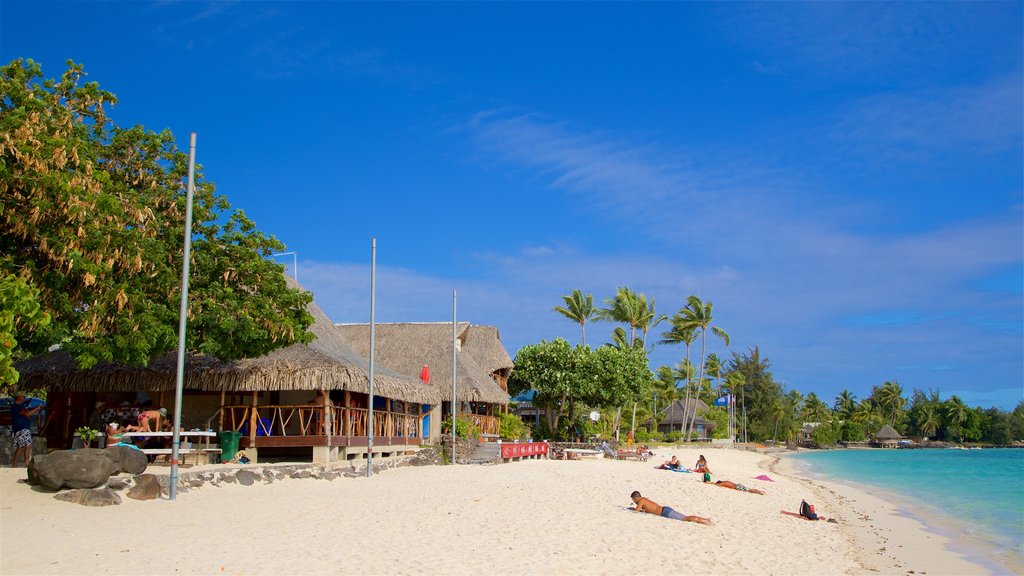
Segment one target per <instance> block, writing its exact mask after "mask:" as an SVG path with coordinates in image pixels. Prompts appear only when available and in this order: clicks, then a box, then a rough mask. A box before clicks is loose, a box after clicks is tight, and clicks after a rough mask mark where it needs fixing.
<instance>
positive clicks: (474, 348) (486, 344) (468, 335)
mask: <svg viewBox="0 0 1024 576" xmlns="http://www.w3.org/2000/svg"><path fill="white" fill-rule="evenodd" d="M462 341H463V342H462V350H463V351H464V352H466V354H469V355H470V356H472V357H473V360H474V361H475V362H476V363H477V364H478V365H479V366H480V367H481V368H483V369H484V370H485V371H486V372H487V373H488V374H494V373H495V372H498V371H501V370H511V369H512V368H513V367H514V366H515V363H514V362H513V361H512V357H511V356H509V355H508V350H505V346H503V345H502V344H501V335H500V334H498V329H497V328H496V327H494V326H472V325H471V326H469V327H468V328H467V329H466V331H465V332H463V336H462Z"/></svg>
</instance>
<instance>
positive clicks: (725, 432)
mask: <svg viewBox="0 0 1024 576" xmlns="http://www.w3.org/2000/svg"><path fill="white" fill-rule="evenodd" d="M704 418H705V419H706V420H709V421H711V422H713V423H714V429H713V430H712V431H711V437H712V438H727V437H728V436H729V413H728V412H726V410H725V408H718V407H713V408H710V409H709V410H708V411H707V412H706V413H705V414H704Z"/></svg>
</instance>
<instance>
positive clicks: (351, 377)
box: [17, 278, 439, 404]
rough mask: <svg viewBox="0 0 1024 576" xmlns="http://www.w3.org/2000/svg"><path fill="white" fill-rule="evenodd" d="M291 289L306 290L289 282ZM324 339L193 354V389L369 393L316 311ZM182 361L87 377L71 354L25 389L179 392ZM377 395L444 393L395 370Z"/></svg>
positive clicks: (360, 371)
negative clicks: (250, 353) (251, 352)
mask: <svg viewBox="0 0 1024 576" xmlns="http://www.w3.org/2000/svg"><path fill="white" fill-rule="evenodd" d="M289 284H291V285H293V286H298V285H297V284H296V283H295V282H294V280H291V279H290V278H289ZM307 310H308V311H309V313H310V314H312V316H313V319H314V322H313V325H312V326H310V328H309V330H310V332H312V333H313V334H314V335H315V336H316V339H315V340H313V342H311V343H309V344H293V345H291V346H288V347H286V348H281V349H278V350H275V351H273V352H271V353H269V354H267V355H265V356H261V357H259V358H249V359H245V360H235V361H230V362H223V361H221V360H218V359H217V358H214V357H212V356H207V355H204V354H195V353H190V354H188V355H186V359H185V389H187V390H202V391H209V392H222V391H223V392H228V393H235V392H256V391H285V390H349V391H352V392H361V393H368V392H369V381H370V378H369V361H368V360H367V359H366V358H364V357H362V356H360V355H359V354H357V353H356V352H355V351H354V350H353V349H352V347H351V346H349V344H348V342H347V341H346V339H345V338H344V337H342V335H341V334H340V333H339V331H338V329H337V328H336V327H335V326H334V324H333V323H332V322H331V320H330V319H329V318H327V315H326V314H324V312H323V310H321V309H320V307H319V306H317V305H316V304H315V303H310V304H309V306H308V308H307ZM176 363H177V358H176V356H175V355H174V354H173V353H172V354H167V355H165V356H163V357H160V358H158V359H156V360H154V361H152V362H151V363H150V364H149V365H148V366H129V365H125V364H118V363H102V364H99V365H97V366H95V367H94V368H92V369H89V370H79V369H78V367H77V366H76V364H75V361H74V359H72V358H71V356H70V355H68V354H67V353H66V352H63V351H56V352H51V353H49V354H44V355H41V356H37V357H34V358H31V359H29V360H26V361H24V362H20V363H18V364H17V369H18V371H19V372H20V373H21V383H22V385H23V386H25V387H30V388H45V389H47V390H52V391H60V392H132V391H137V390H154V391H159V390H173V389H174V386H175V372H176ZM374 386H375V391H376V393H377V395H380V396H387V397H389V398H394V399H397V400H404V401H409V402H416V403H422V404H436V403H437V402H438V401H439V395H438V390H437V387H436V386H434V385H425V384H423V383H422V382H421V381H420V380H419V379H418V378H415V377H410V376H407V375H405V374H401V373H398V372H394V371H391V370H387V369H378V370H376V373H375V377H374Z"/></svg>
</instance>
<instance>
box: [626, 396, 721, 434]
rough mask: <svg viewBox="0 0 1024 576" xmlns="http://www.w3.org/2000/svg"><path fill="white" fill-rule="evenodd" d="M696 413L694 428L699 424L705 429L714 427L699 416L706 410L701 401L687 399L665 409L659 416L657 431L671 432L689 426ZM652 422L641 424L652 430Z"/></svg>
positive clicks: (706, 406)
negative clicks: (694, 412) (695, 412)
mask: <svg viewBox="0 0 1024 576" xmlns="http://www.w3.org/2000/svg"><path fill="white" fill-rule="evenodd" d="M694 410H696V411H697V418H696V419H695V420H694V426H696V425H697V424H700V425H702V426H704V427H705V429H710V428H712V427H714V422H712V421H710V420H707V419H706V418H704V417H703V416H701V414H704V413H706V412H707V410H708V405H707V404H705V403H704V402H703V401H701V400H697V399H695V398H689V399H684V400H676V401H675V402H672V403H671V404H669V405H668V406H666V407H665V409H664V410H662V411H661V412H660V413H659V414H660V415H661V416H660V417H659V420H658V430H662V431H671V430H678V429H679V428H680V427H685V426H688V425H689V424H690V418H691V417H692V416H693V411H694ZM653 424H654V421H653V420H652V419H648V420H647V421H645V422H644V423H643V425H644V426H649V427H651V428H652V429H653V426H652V425H653Z"/></svg>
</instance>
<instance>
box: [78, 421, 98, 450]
mask: <svg viewBox="0 0 1024 576" xmlns="http://www.w3.org/2000/svg"><path fill="white" fill-rule="evenodd" d="M96 434H97V432H96V431H95V430H93V429H92V428H89V427H88V426H81V427H79V428H78V429H77V430H75V436H78V438H79V439H81V440H82V447H83V448H89V447H91V446H92V441H93V440H94V439H95V438H96Z"/></svg>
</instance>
